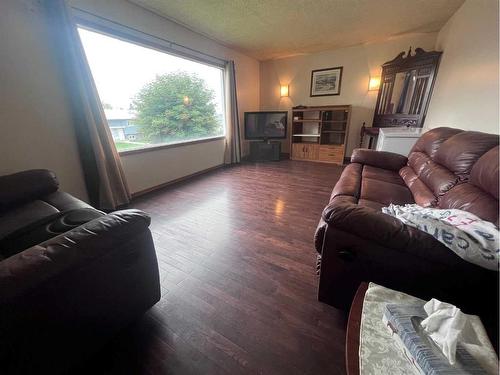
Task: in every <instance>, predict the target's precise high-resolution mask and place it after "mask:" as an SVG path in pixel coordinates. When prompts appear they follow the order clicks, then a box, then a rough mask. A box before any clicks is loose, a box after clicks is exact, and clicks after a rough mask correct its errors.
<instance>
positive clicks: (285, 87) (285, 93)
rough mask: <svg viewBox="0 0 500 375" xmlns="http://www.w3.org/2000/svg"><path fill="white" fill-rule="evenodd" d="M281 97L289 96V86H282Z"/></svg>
mask: <svg viewBox="0 0 500 375" xmlns="http://www.w3.org/2000/svg"><path fill="white" fill-rule="evenodd" d="M280 96H281V97H285V96H288V85H281V86H280Z"/></svg>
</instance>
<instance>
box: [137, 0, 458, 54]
mask: <svg viewBox="0 0 500 375" xmlns="http://www.w3.org/2000/svg"><path fill="white" fill-rule="evenodd" d="M129 1H131V2H133V3H135V4H138V5H140V6H142V7H144V8H147V9H149V10H151V11H153V12H155V13H157V14H160V15H162V16H164V17H166V18H169V19H171V20H173V21H175V22H177V23H180V24H182V25H184V26H186V27H188V28H189V29H191V30H193V31H196V32H198V33H201V34H203V35H206V36H208V37H210V38H212V39H215V40H217V41H219V42H221V43H223V44H224V45H226V46H228V47H231V48H234V49H236V50H239V51H241V52H243V53H245V54H247V55H249V56H253V57H255V58H257V59H259V60H267V59H272V58H279V57H284V56H290V55H295V54H303V53H311V52H317V51H322V50H328V49H335V48H340V47H346V46H352V45H356V44H360V43H365V42H370V41H377V40H383V39H385V38H388V37H390V36H394V35H399V34H405V33H414V32H434V31H438V30H439V29H440V28H441V27H442V26H443V25H444V24H445V23H446V21H447V20H448V19H449V18H450V17H451V15H452V14H453V13H454V12H455V11H456V10H457V9H458V8H459V7H460V6H461V5H462V4H463V2H464V0H129Z"/></svg>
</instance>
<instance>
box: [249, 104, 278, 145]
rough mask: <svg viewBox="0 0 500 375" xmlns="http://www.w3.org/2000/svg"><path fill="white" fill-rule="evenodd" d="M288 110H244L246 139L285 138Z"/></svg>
mask: <svg viewBox="0 0 500 375" xmlns="http://www.w3.org/2000/svg"><path fill="white" fill-rule="evenodd" d="M287 117H288V112H286V111H285V112H245V138H246V139H282V138H286V125H287V124H286V122H287Z"/></svg>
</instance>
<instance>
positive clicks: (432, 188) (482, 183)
mask: <svg viewBox="0 0 500 375" xmlns="http://www.w3.org/2000/svg"><path fill="white" fill-rule="evenodd" d="M498 141H499V137H498V135H494V134H487V133H480V132H474V131H463V130H460V129H453V128H435V129H432V130H429V131H428V132H426V133H425V134H423V135H422V137H420V139H419V140H418V141H417V143H416V144H415V145H414V146H413V148H412V150H411V151H410V154H409V156H408V165H407V166H406V167H404V168H402V169H401V170H400V175H401V177H402V178H403V180H404V181H405V183H406V184H407V186H408V187H409V189H410V190H411V191H412V193H413V196H414V199H415V202H416V203H417V204H420V205H422V206H424V207H428V206H439V207H441V208H460V209H462V210H466V211H470V212H473V213H475V214H476V215H478V216H479V217H482V218H484V219H485V220H489V221H493V222H497V220H498V219H497V218H496V217H495V219H494V220H490V219H491V218H492V214H493V213H492V211H491V210H490V209H488V210H486V206H485V202H486V200H485V199H486V198H485V197H488V199H489V197H491V199H493V200H495V201H496V204H495V210H496V212H497V216H498V181H497V182H496V183H495V182H494V181H493V179H492V178H490V177H489V176H488V177H486V175H487V174H489V175H492V176H493V175H494V173H495V171H496V176H497V179H498ZM495 150H496V151H495ZM495 152H496V155H497V157H496V159H495ZM473 171H474V172H473ZM460 185H466V187H460V189H459V190H455V189H456V188H458V187H459V186H460ZM452 190H453V192H452ZM466 191H467V194H466V195H464V194H465V192H466ZM479 197H483V198H482V200H481V201H482V202H483V203H482V204H479V203H478V204H477V205H474V204H473V202H475V201H476V200H477V199H479ZM467 202H469V203H467ZM481 207H484V208H481Z"/></svg>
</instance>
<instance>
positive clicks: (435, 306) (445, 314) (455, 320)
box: [421, 298, 479, 365]
mask: <svg viewBox="0 0 500 375" xmlns="http://www.w3.org/2000/svg"><path fill="white" fill-rule="evenodd" d="M424 310H425V312H426V313H427V315H428V316H427V318H426V319H424V320H423V321H422V323H421V325H422V328H424V330H425V332H427V334H429V336H430V338H431V339H432V340H433V341H434V342H435V343H436V345H437V346H438V347H439V348H440V349H441V351H442V352H443V355H444V356H445V357H446V358H447V359H448V361H449V362H450V364H452V365H454V364H455V359H456V358H455V354H456V350H457V343H458V341H460V342H461V343H470V344H479V343H478V338H477V336H476V334H475V332H474V329H472V327H471V324H470V322H469V320H468V318H467V315H465V314H464V313H463V312H462V311H460V309H459V308H457V307H456V306H454V305H452V304H450V303H446V302H441V301H439V300H437V299H435V298H433V299H431V300H430V301H429V302H427V303H426V304H425V305H424Z"/></svg>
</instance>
